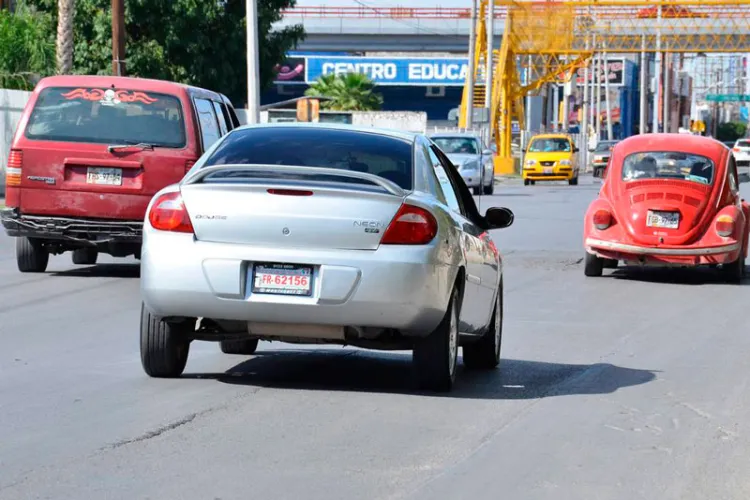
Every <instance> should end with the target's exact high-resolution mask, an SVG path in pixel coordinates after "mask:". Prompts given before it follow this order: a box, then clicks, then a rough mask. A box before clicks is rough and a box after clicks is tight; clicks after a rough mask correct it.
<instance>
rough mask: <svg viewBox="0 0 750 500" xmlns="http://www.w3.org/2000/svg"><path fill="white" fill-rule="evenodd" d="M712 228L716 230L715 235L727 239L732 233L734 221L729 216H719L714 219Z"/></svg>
mask: <svg viewBox="0 0 750 500" xmlns="http://www.w3.org/2000/svg"><path fill="white" fill-rule="evenodd" d="M714 227H715V228H716V234H718V235H719V236H721V237H722V238H727V237H729V236H731V235H732V233H733V232H734V219H733V218H732V217H730V216H729V215H720V216H719V217H718V218H717V219H716V224H715V225H714Z"/></svg>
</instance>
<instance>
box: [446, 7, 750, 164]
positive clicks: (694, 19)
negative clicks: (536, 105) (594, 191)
mask: <svg viewBox="0 0 750 500" xmlns="http://www.w3.org/2000/svg"><path fill="white" fill-rule="evenodd" d="M490 1H494V5H495V12H496V13H498V14H499V15H498V14H496V17H499V19H498V20H496V21H495V22H498V21H502V22H503V23H504V31H503V37H502V42H501V44H500V48H499V49H495V50H493V51H492V56H493V68H494V69H493V72H492V76H493V78H492V82H491V85H492V103H491V106H490V132H491V133H490V135H491V137H492V138H493V140H494V141H495V142H496V143H497V153H498V155H497V158H496V160H495V171H496V172H497V173H501V174H502V173H512V172H513V158H512V155H511V124H512V122H513V121H514V120H517V121H518V123H519V125H520V126H521V127H522V128H523V127H524V106H523V102H524V98H525V97H526V96H527V95H530V94H533V93H535V92H537V91H538V90H539V89H540V88H541V87H542V86H543V85H544V84H546V83H549V82H555V81H560V80H561V77H562V78H563V79H569V78H571V77H572V76H573V72H574V70H576V69H577V68H579V67H581V66H583V65H584V64H587V61H588V59H589V58H590V57H591V56H592V55H593V54H594V53H596V52H599V51H603V50H605V51H606V52H608V53H610V54H620V53H640V52H665V53H675V52H681V53H698V52H702V53H709V52H724V53H738V52H750V28H748V27H749V26H750V0H721V1H719V0H656V1H654V0H541V1H530V0H481V2H480V4H479V16H478V20H477V26H476V28H477V29H476V32H477V39H476V45H475V52H474V53H475V57H474V60H473V61H469V64H470V68H469V71H473V72H474V75H475V86H474V92H473V95H474V104H473V107H484V102H485V95H486V93H485V92H486V88H487V87H486V84H485V82H484V81H483V75H484V67H485V61H486V60H487V57H488V48H487V27H486V17H487V9H488V6H489V2H490ZM519 56H522V57H519ZM520 61H523V62H522V63H521V64H519V62H520ZM519 70H526V71H528V73H527V74H529V75H530V78H529V79H528V80H527V81H526V84H524V85H522V84H521V80H520V78H519ZM468 96H469V89H468V81H467V84H466V85H465V86H464V94H463V99H462V102H461V107H460V110H459V126H460V127H465V126H466V116H467V112H468V110H469V109H470V107H471V106H470V105H469V103H468Z"/></svg>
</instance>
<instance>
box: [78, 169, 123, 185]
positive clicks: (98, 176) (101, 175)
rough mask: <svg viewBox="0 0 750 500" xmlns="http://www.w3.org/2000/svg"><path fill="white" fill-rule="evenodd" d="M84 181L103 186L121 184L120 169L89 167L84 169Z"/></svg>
mask: <svg viewBox="0 0 750 500" xmlns="http://www.w3.org/2000/svg"><path fill="white" fill-rule="evenodd" d="M86 182H87V183H88V184H101V185H105V186H122V169H121V168H100V167H89V168H88V170H87V171H86Z"/></svg>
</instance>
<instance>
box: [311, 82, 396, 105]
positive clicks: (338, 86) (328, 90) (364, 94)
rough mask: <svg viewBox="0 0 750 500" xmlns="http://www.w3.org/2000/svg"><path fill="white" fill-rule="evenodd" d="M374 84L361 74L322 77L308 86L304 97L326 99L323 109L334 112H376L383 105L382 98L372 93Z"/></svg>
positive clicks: (322, 103)
mask: <svg viewBox="0 0 750 500" xmlns="http://www.w3.org/2000/svg"><path fill="white" fill-rule="evenodd" d="M374 87H375V84H374V83H373V82H372V80H370V79H369V78H367V76H366V75H363V74H361V73H347V74H334V73H331V74H328V75H322V76H321V77H320V78H318V79H317V80H316V81H315V82H313V83H312V84H311V85H310V88H309V89H307V90H306V91H305V95H307V96H311V97H327V98H328V99H329V100H326V101H323V102H321V107H322V108H323V109H330V110H335V111H376V110H379V109H380V108H381V106H382V105H383V96H382V95H380V94H377V93H375V92H374V91H373V88H374Z"/></svg>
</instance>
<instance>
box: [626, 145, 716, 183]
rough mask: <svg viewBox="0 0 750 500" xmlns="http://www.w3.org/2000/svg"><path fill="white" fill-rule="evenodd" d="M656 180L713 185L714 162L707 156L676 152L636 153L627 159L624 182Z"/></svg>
mask: <svg viewBox="0 0 750 500" xmlns="http://www.w3.org/2000/svg"><path fill="white" fill-rule="evenodd" d="M654 178H656V179H679V180H684V181H690V182H697V183H700V184H711V182H713V178H714V162H713V161H711V160H710V159H708V158H706V157H705V156H700V155H694V154H689V153H679V152H675V151H661V152H648V153H635V154H631V155H628V156H627V157H626V158H625V161H624V163H623V165H622V179H623V180H625V181H636V180H643V179H654Z"/></svg>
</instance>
